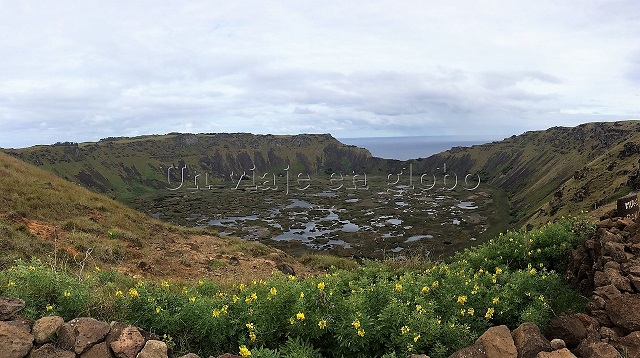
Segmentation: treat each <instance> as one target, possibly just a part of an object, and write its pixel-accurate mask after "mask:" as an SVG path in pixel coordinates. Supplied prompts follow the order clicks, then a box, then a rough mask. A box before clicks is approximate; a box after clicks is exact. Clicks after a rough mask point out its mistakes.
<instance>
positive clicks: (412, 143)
mask: <svg viewBox="0 0 640 358" xmlns="http://www.w3.org/2000/svg"><path fill="white" fill-rule="evenodd" d="M502 139H504V138H491V137H479V136H415V137H364V138H338V140H339V141H340V142H342V143H344V144H351V145H355V146H358V147H362V148H366V149H368V150H369V151H370V152H371V154H373V156H375V157H380V158H386V159H399V160H408V159H417V158H426V157H429V156H431V155H433V154H436V153H440V152H443V151H445V150H448V149H451V148H452V147H470V146H472V145H477V144H484V143H490V142H493V141H499V140H502Z"/></svg>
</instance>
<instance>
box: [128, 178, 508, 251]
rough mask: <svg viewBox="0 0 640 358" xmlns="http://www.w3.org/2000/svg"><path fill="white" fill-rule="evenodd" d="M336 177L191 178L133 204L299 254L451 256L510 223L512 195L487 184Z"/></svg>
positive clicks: (165, 216) (168, 218) (174, 219)
mask: <svg viewBox="0 0 640 358" xmlns="http://www.w3.org/2000/svg"><path fill="white" fill-rule="evenodd" d="M279 179H281V178H279ZM331 179H333V178H330V177H325V178H321V179H316V180H305V181H297V182H296V181H294V180H292V181H291V183H290V185H289V186H286V187H285V186H284V185H279V186H278V185H272V186H271V187H269V188H264V187H256V186H253V185H252V186H249V185H236V183H233V182H231V181H226V182H225V181H219V182H217V183H214V184H212V185H207V186H205V187H198V186H197V185H193V184H192V185H191V186H192V187H188V185H185V186H184V187H181V188H180V189H178V190H169V189H165V190H158V191H157V192H154V193H153V194H150V195H149V194H148V195H145V196H142V197H138V198H136V199H135V200H134V201H132V202H130V205H132V206H134V207H136V208H138V209H140V210H143V211H145V212H147V213H148V214H150V215H152V216H154V217H156V218H158V219H161V220H164V221H169V222H173V223H176V224H179V225H185V226H195V227H209V228H213V229H215V230H217V231H218V232H219V234H220V235H222V236H236V237H240V238H242V239H245V240H251V241H260V242H262V243H265V244H267V245H269V246H273V247H277V248H280V249H282V250H284V251H286V252H288V253H290V254H293V255H302V254H305V253H312V252H324V253H330V254H332V255H337V256H345V257H356V258H388V257H397V256H402V255H411V254H415V253H420V254H422V255H424V254H429V255H432V256H435V257H439V256H448V255H450V254H452V253H453V252H455V251H457V250H460V249H463V248H466V247H469V246H473V245H475V244H477V243H480V242H482V241H484V240H485V239H487V238H489V237H492V236H495V235H496V234H497V233H498V232H501V231H503V230H505V229H506V228H507V227H508V224H509V209H508V208H509V205H508V202H507V199H506V195H505V194H504V192H502V191H501V190H499V189H496V188H494V187H491V186H488V185H484V184H480V185H479V186H478V187H477V188H471V189H472V190H470V188H465V187H463V185H458V186H456V187H455V188H453V189H451V187H452V185H450V184H449V185H443V184H446V183H443V182H442V181H441V182H438V181H437V180H436V181H435V182H433V181H432V182H431V183H432V185H428V186H425V185H423V186H422V187H421V186H420V185H415V183H412V185H408V184H409V183H400V182H398V183H391V182H390V181H389V180H388V179H389V177H384V176H380V177H367V181H366V185H365V182H364V180H363V178H362V177H359V178H355V179H354V178H351V179H349V180H343V181H340V182H338V181H335V180H331ZM274 181H275V180H274ZM433 184H435V185H433ZM278 188H279V190H278Z"/></svg>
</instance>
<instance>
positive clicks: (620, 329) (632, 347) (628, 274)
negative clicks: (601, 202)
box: [452, 218, 640, 358]
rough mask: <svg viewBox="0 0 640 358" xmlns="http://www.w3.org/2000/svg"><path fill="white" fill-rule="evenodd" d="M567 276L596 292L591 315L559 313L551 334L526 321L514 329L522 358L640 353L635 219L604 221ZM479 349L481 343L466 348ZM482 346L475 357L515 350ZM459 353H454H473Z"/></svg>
mask: <svg viewBox="0 0 640 358" xmlns="http://www.w3.org/2000/svg"><path fill="white" fill-rule="evenodd" d="M566 279H567V281H568V282H570V283H571V284H573V285H574V287H576V289H578V290H579V291H581V292H582V293H583V294H584V295H585V296H588V297H591V299H590V301H589V302H588V303H587V306H586V311H587V314H583V313H577V314H576V313H570V314H561V315H559V316H557V317H555V318H553V319H552V320H551V322H550V323H549V327H548V329H547V332H546V338H545V337H541V336H542V334H541V333H540V330H539V329H538V327H537V326H536V325H535V324H533V323H524V324H523V325H521V326H520V327H518V328H517V329H515V330H514V331H513V332H511V336H512V337H513V341H514V344H515V347H516V349H517V354H518V358H521V357H523V358H524V357H527V358H528V357H537V358H542V357H578V358H599V357H603V358H604V357H618V356H625V357H640V310H639V309H638V307H640V224H639V223H638V222H636V221H634V220H633V219H631V218H607V219H604V220H602V221H601V222H599V223H598V224H597V230H596V234H595V235H594V236H593V237H592V238H591V239H589V240H587V241H586V242H585V243H583V244H582V245H580V246H579V247H577V248H576V249H574V250H573V251H572V253H571V257H570V263H569V266H568V269H567V273H566ZM495 328H496V327H493V328H491V329H490V330H489V331H491V330H493V329H495ZM489 331H487V333H489ZM487 333H485V334H487ZM483 336H484V335H483ZM547 339H549V340H551V341H548V340H547ZM472 347H474V348H472ZM476 348H478V342H476V344H475V345H474V346H471V347H467V348H465V350H466V351H465V352H471V351H474V349H476ZM482 348H483V349H485V351H484V352H483V354H484V355H474V356H473V357H476V356H477V357H487V358H492V357H508V356H510V354H511V353H506V352H500V353H495V352H491V353H490V352H489V351H487V350H486V347H484V346H483V347H482ZM460 352H462V351H460ZM456 354H458V353H456ZM456 354H454V355H452V357H466V356H471V355H456Z"/></svg>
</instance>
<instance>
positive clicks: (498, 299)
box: [491, 297, 500, 305]
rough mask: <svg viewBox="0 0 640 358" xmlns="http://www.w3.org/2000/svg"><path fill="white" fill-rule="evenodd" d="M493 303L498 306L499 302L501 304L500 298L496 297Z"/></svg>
mask: <svg viewBox="0 0 640 358" xmlns="http://www.w3.org/2000/svg"><path fill="white" fill-rule="evenodd" d="M491 302H492V303H493V304H494V305H496V304H498V302H500V298H499V297H494V298H493V300H491Z"/></svg>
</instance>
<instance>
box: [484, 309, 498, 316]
mask: <svg viewBox="0 0 640 358" xmlns="http://www.w3.org/2000/svg"><path fill="white" fill-rule="evenodd" d="M494 312H495V310H494V309H493V308H492V307H489V308H488V309H487V313H485V315H484V318H486V319H491V317H493V313H494Z"/></svg>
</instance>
